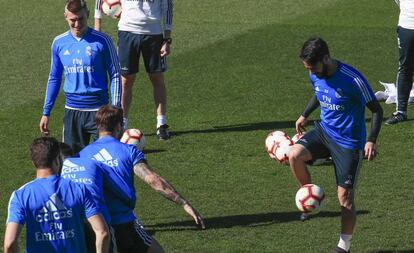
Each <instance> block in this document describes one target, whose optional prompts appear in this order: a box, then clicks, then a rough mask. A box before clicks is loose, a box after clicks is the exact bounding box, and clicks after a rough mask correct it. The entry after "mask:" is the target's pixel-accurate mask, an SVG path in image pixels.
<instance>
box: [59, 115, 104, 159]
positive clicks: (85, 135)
mask: <svg viewBox="0 0 414 253" xmlns="http://www.w3.org/2000/svg"><path fill="white" fill-rule="evenodd" d="M95 115H96V112H95V111H92V112H86V111H77V110H71V109H65V116H64V118H63V142H64V143H66V144H68V145H69V146H71V147H72V149H73V151H74V152H75V153H78V152H79V151H80V150H81V149H82V148H84V147H85V146H86V145H88V144H89V142H90V141H91V138H92V141H95V140H97V139H98V130H97V129H96V121H95Z"/></svg>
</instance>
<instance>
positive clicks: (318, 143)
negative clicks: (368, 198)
mask: <svg viewBox="0 0 414 253" xmlns="http://www.w3.org/2000/svg"><path fill="white" fill-rule="evenodd" d="M296 144H300V145H302V146H304V147H305V148H306V149H307V150H308V151H309V152H310V153H311V155H312V161H314V160H316V159H322V158H329V157H332V162H333V164H334V167H335V176H336V184H337V185H339V186H342V187H344V188H348V189H353V188H355V187H356V185H357V179H358V174H359V170H360V167H361V164H362V157H363V153H362V150H360V149H346V148H343V147H341V146H339V145H338V144H336V143H335V142H334V141H333V140H332V139H331V138H330V137H329V136H327V135H326V134H325V132H324V131H323V129H322V128H321V127H320V126H319V125H318V124H316V126H315V128H314V129H313V130H311V131H309V132H307V133H306V134H305V135H304V136H303V137H302V138H301V139H299V141H298V142H296ZM312 161H309V162H310V163H312Z"/></svg>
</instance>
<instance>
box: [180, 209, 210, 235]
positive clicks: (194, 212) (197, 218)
mask: <svg viewBox="0 0 414 253" xmlns="http://www.w3.org/2000/svg"><path fill="white" fill-rule="evenodd" d="M183 208H184V210H185V211H186V212H187V213H188V214H189V215H190V216H191V217H193V219H194V221H195V223H196V224H197V226H198V228H200V229H205V228H206V226H205V225H204V220H203V217H201V214H200V213H199V212H197V210H195V209H194V208H193V207H192V206H191V205H190V204H189V203H186V204H184V205H183Z"/></svg>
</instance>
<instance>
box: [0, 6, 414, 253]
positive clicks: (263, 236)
mask: <svg viewBox="0 0 414 253" xmlns="http://www.w3.org/2000/svg"><path fill="white" fill-rule="evenodd" d="M0 2H1V3H3V5H4V6H10V3H9V2H6V1H3V0H1V1H0ZM374 2H375V3H374ZM62 5H63V2H62V1H48V2H47V3H46V2H45V1H40V2H39V1H33V0H25V1H17V2H13V7H12V8H9V9H7V12H6V13H5V15H3V18H2V31H1V32H2V36H1V37H0V48H1V52H2V53H1V55H2V57H1V58H0V62H1V68H0V74H1V75H0V76H1V81H0V88H1V93H0V140H1V144H0V169H1V177H0V189H1V192H2V194H1V195H0V220H3V221H5V219H6V216H7V202H8V199H9V197H10V194H11V192H12V191H13V190H14V189H16V188H18V187H20V186H21V185H22V184H24V183H25V182H27V181H29V180H31V179H32V177H33V175H34V169H33V168H32V166H31V163H30V161H29V154H28V145H29V144H30V142H31V140H32V139H33V138H35V137H37V136H39V132H38V127H37V126H38V123H39V120H40V115H41V112H42V104H43V100H44V92H45V85H46V81H47V78H48V73H49V67H50V44H51V42H52V39H53V37H54V36H56V35H58V34H60V33H62V32H63V31H65V29H67V26H66V24H65V21H64V19H63V8H62ZM89 5H90V6H92V4H91V3H89ZM397 17H398V8H397V6H396V5H395V4H394V2H393V1H385V0H378V1H369V0H359V1H356V0H347V1H339V0H320V1H314V0H308V1H304V0H300V1H280V0H261V1H259V3H258V2H256V1H241V0H226V1H218V0H210V1H196V0H185V1H175V18H174V32H173V37H174V44H173V48H172V50H173V52H172V55H171V56H170V57H169V71H168V72H167V74H166V80H167V85H168V100H169V104H168V106H169V107H168V122H169V124H170V125H171V127H172V130H173V131H174V132H175V134H176V135H175V136H174V137H173V138H172V139H171V140H170V141H167V142H159V141H158V140H157V139H156V137H155V135H154V132H155V117H154V109H153V107H154V106H153V99H152V88H151V85H150V83H149V81H148V80H147V78H146V76H145V75H144V74H142V75H140V76H139V78H138V79H137V81H136V84H135V86H134V102H133V107H132V109H131V113H130V114H131V119H130V126H131V127H136V128H140V129H142V130H143V131H144V133H146V135H147V146H146V151H145V152H146V154H147V157H148V159H149V163H150V164H151V165H152V166H153V167H154V168H156V170H157V172H158V173H159V174H161V175H162V176H164V177H165V178H166V179H168V180H169V181H170V182H171V183H172V184H173V185H174V186H175V187H176V188H177V190H178V191H180V192H181V193H182V194H183V195H184V196H185V197H187V198H188V199H189V200H190V202H191V203H192V204H193V205H194V206H195V207H196V208H197V209H198V210H199V211H200V212H201V213H202V214H203V215H204V217H205V222H206V225H207V230H205V231H198V230H195V226H194V224H193V222H192V221H191V219H190V218H189V217H188V216H186V214H185V213H184V212H183V210H182V209H181V208H180V207H178V206H176V205H175V204H173V203H171V202H169V201H166V200H165V199H164V198H162V197H161V196H160V195H158V194H157V193H155V192H154V191H152V190H151V189H150V188H149V187H148V186H146V185H145V184H144V183H142V182H141V181H139V180H136V187H137V192H138V196H139V201H138V203H137V207H136V212H137V215H138V216H139V217H140V218H141V220H142V222H143V223H144V224H145V225H146V227H147V228H148V229H149V230H150V232H151V233H152V234H153V235H154V237H155V238H157V240H158V241H160V243H161V244H162V245H163V246H164V248H165V249H166V250H167V252H292V253H297V252H315V253H316V252H329V250H330V249H331V248H333V247H334V246H335V245H336V243H337V240H338V233H339V222H340V213H339V207H338V203H337V199H336V192H335V185H334V174H333V170H332V168H331V167H330V166H318V167H314V168H312V177H313V180H314V182H315V183H316V184H318V185H320V186H322V187H323V188H324V190H325V192H326V193H327V198H326V203H325V207H324V208H323V210H322V211H321V212H320V213H319V214H318V215H316V216H315V217H314V218H312V219H311V220H310V221H308V222H305V223H302V222H300V221H299V220H298V215H299V213H298V212H297V210H296V207H295V205H294V195H295V192H296V190H297V184H296V182H295V181H294V180H293V178H292V176H291V173H290V171H289V169H288V167H285V166H281V165H278V164H276V163H274V162H273V161H272V160H271V159H270V158H269V157H268V155H267V154H266V152H265V150H264V139H265V137H266V135H267V133H268V132H270V131H271V130H275V129H278V130H284V131H286V132H288V133H289V134H290V135H293V133H294V122H295V120H296V119H297V117H298V115H299V114H300V113H301V111H302V110H303V108H304V106H305V104H306V102H307V99H308V98H309V97H310V95H311V89H310V84H309V81H308V78H307V74H306V71H305V70H304V68H303V66H302V64H301V62H300V60H299V59H298V57H297V55H298V53H299V49H300V47H301V46H302V43H303V42H304V41H305V40H306V39H307V38H308V37H309V36H311V35H320V36H322V37H323V38H325V39H326V40H327V42H328V44H329V45H330V49H331V53H332V55H333V57H335V58H338V59H340V60H341V61H343V62H346V63H349V64H351V65H353V66H354V67H356V68H357V69H359V70H360V71H361V72H362V73H363V74H364V75H365V77H366V78H367V79H368V81H369V82H370V83H371V85H372V87H373V89H374V90H380V89H381V88H382V87H381V86H380V85H379V83H378V81H379V80H381V81H385V82H394V81H395V80H394V79H395V75H396V69H397V59H398V52H397V46H396V34H395V25H396V22H397ZM91 21H92V20H91ZM91 24H92V22H91ZM104 31H106V32H108V33H109V34H110V35H111V36H112V37H113V38H114V40H115V41H116V21H114V20H111V19H109V18H105V19H104ZM61 95H62V94H61ZM63 103H64V102H63V96H60V98H59V100H58V101H57V103H56V105H55V108H54V110H53V113H52V118H51V129H52V134H53V135H54V136H56V137H58V138H60V136H61V133H60V131H61V122H62V113H63ZM393 109H394V106H391V105H384V110H385V114H384V115H385V116H388V115H389V114H390V113H391V112H392V110H393ZM411 110H412V109H411V108H410V111H411ZM410 114H412V113H410ZM317 116H318V115H317V113H316V112H315V113H314V114H313V115H312V119H317ZM367 118H368V126H369V118H370V115H369V114H367ZM413 125H414V124H413V121H411V120H410V121H408V122H406V123H404V124H401V125H397V126H392V127H389V126H384V127H383V129H382V131H381V135H380V138H379V140H378V147H379V152H380V155H379V157H378V159H377V160H376V161H374V162H367V161H365V162H364V165H363V169H362V171H361V174H360V180H359V181H360V182H359V187H358V194H357V200H356V202H357V208H358V210H359V211H358V213H359V217H358V223H357V228H356V232H355V235H354V238H353V246H352V251H353V252H370V253H371V252H372V253H374V252H375V253H380V252H384V253H385V252H414V239H413V238H414V230H413V225H412V219H413V217H414V215H413V211H414V205H413V203H414V195H413V187H412V178H414V170H413V169H412V161H413V159H414V158H413V157H414V151H413V148H412V143H413V131H412V129H413V127H414V126H413ZM0 236H1V238H3V237H4V226H3V227H1V228H0ZM23 241H24V237H22V238H21V244H22V245H23V243H24V242H23Z"/></svg>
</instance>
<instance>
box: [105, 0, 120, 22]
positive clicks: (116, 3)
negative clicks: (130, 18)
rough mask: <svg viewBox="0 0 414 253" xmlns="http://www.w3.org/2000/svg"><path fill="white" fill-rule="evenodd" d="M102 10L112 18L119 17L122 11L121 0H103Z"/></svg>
mask: <svg viewBox="0 0 414 253" xmlns="http://www.w3.org/2000/svg"><path fill="white" fill-rule="evenodd" d="M101 10H102V12H103V13H104V14H105V15H107V16H109V17H111V18H119V17H120V16H121V13H122V6H121V0H102V4H101Z"/></svg>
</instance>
